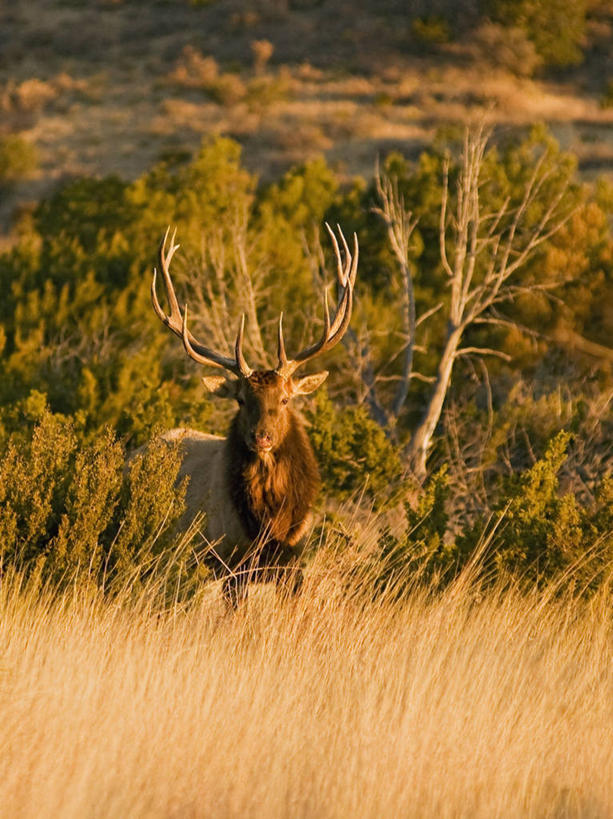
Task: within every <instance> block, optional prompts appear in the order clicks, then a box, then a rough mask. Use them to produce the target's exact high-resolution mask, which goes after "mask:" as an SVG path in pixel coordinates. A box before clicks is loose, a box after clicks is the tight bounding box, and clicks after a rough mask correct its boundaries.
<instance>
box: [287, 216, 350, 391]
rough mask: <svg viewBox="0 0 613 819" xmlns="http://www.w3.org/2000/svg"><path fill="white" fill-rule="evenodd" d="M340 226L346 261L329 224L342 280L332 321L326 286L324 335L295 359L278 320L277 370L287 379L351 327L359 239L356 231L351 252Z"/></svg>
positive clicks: (334, 342)
mask: <svg viewBox="0 0 613 819" xmlns="http://www.w3.org/2000/svg"><path fill="white" fill-rule="evenodd" d="M337 227H338V232H339V235H340V238H341V242H342V245H343V251H344V254H345V261H344V262H343V257H342V254H341V249H340V247H339V244H338V240H337V238H336V235H335V233H334V231H333V230H332V228H331V227H330V225H328V224H327V223H326V228H327V230H328V233H329V234H330V238H331V240H332V247H333V249H334V256H335V258H336V275H337V279H338V283H339V298H338V304H337V307H336V310H335V313H334V317H333V319H332V320H331V319H330V310H329V308H328V292H327V290H326V289H325V288H324V298H323V301H324V328H323V332H322V335H321V338H320V339H319V340H318V341H316V342H315V343H314V344H312V345H311V346H310V347H307V348H306V349H304V350H302V351H301V352H300V353H298V355H297V356H296V357H295V358H294V359H288V358H287V355H286V353H285V344H284V342H283V329H282V319H280V320H279V364H278V366H277V369H276V372H278V373H279V375H282V376H283V377H284V378H288V377H289V376H290V375H292V373H294V372H295V370H296V369H297V368H298V367H299V366H300V365H301V364H304V363H305V362H306V361H309V360H310V359H312V358H315V356H316V355H319V354H320V353H323V352H326V351H327V350H330V349H332V347H334V346H335V345H336V344H338V342H339V341H340V340H341V338H342V337H343V336H344V334H345V332H346V331H347V328H348V326H349V322H350V320H351V311H352V309H353V286H354V283H355V278H356V275H357V255H358V240H357V235H356V234H355V233H354V234H353V236H354V241H353V245H354V252H353V254H352V253H351V252H350V250H349V246H348V244H347V241H346V239H345V237H344V235H343V231H342V230H341V229H340V226H337Z"/></svg>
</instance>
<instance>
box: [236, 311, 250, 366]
mask: <svg viewBox="0 0 613 819" xmlns="http://www.w3.org/2000/svg"><path fill="white" fill-rule="evenodd" d="M244 332H245V314H244V313H243V315H242V316H241V322H240V324H239V326H238V333H237V334H236V343H235V345H234V357H235V358H236V363H237V364H238V369H239V371H240V374H241V375H242V376H243V378H249V376H250V375H251V373H252V372H253V370H252V369H251V367H250V366H249V364H247V362H246V360H245V356H244V355H243V334H244Z"/></svg>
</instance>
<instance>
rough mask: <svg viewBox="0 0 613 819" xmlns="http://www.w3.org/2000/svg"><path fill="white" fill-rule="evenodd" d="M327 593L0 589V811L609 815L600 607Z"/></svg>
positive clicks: (609, 703)
mask: <svg viewBox="0 0 613 819" xmlns="http://www.w3.org/2000/svg"><path fill="white" fill-rule="evenodd" d="M333 580H334V578H333V577H330V576H324V577H322V576H318V575H317V573H316V572H315V573H313V575H312V576H311V577H310V578H307V582H306V586H305V589H304V592H303V594H302V595H301V596H300V597H298V598H296V599H293V600H292V599H284V598H282V597H280V596H278V595H275V593H274V591H273V590H271V589H266V588H264V589H262V590H261V591H258V593H256V594H254V595H253V596H252V597H251V598H250V601H249V602H248V604H247V605H246V606H244V607H243V608H241V609H240V610H239V611H238V612H237V613H236V614H232V613H230V612H226V611H225V609H224V607H223V605H222V603H221V601H220V600H218V599H215V598H213V597H210V598H203V599H202V600H200V601H199V602H198V603H194V604H193V605H191V606H189V607H187V608H185V607H183V608H180V607H179V606H178V605H175V606H171V607H170V608H167V609H166V610H165V611H156V610H155V607H153V606H152V605H150V602H151V601H150V599H149V598H148V596H147V592H143V593H142V595H141V596H140V597H139V598H138V599H136V600H135V599H131V598H129V596H126V599H125V600H124V601H121V600H115V601H114V602H111V601H109V600H104V599H103V598H102V597H100V596H98V595H96V594H92V593H87V592H86V591H84V590H83V589H81V588H80V587H75V588H73V589H72V590H71V591H70V592H67V593H65V594H64V595H63V596H62V597H59V598H58V597H57V596H56V597H55V598H54V597H53V596H51V595H48V594H45V593H44V592H43V593H40V592H34V591H33V590H28V589H27V588H24V587H20V586H19V584H18V583H17V582H10V581H5V583H4V585H3V588H2V591H1V593H0V610H1V615H0V616H1V625H0V646H1V652H2V653H1V660H0V813H2V815H4V816H10V817H40V816H47V817H80V818H81V817H96V816H101V817H136V816H138V817H141V816H146V817H158V816H159V817H199V816H220V817H224V816H241V817H244V816H266V817H269V816H271V817H277V816H291V817H295V816H299V817H300V816H303V817H354V816H359V817H363V816H364V817H382V816H390V817H396V816H408V817H411V816H415V817H461V816H465V817H497V816H500V817H513V816H521V817H530V816H538V817H548V816H551V817H562V816H590V817H591V816H598V817H601V816H611V815H613V668H612V665H611V660H612V654H613V639H612V629H611V602H612V599H611V595H610V594H609V593H608V592H606V593H605V592H603V594H602V595H601V596H599V597H598V598H596V599H594V600H592V602H591V603H589V604H587V603H581V602H578V601H576V600H575V601H573V600H570V599H567V600H560V599H555V598H553V597H552V596H549V597H548V596H547V595H546V594H545V595H543V594H540V595H538V594H535V595H534V596H530V595H520V594H519V593H514V592H512V591H506V592H502V591H500V590H492V591H491V592H489V593H487V594H486V595H485V596H484V597H482V598H480V597H479V596H478V595H477V594H476V593H475V592H474V591H471V588H470V584H468V583H462V582H460V583H458V584H456V585H455V586H454V587H453V588H452V589H450V590H449V591H448V592H446V593H445V594H443V595H439V596H434V595H428V594H427V593H426V592H425V591H419V590H417V589H416V590H415V591H414V592H413V593H412V594H411V595H410V596H409V598H408V599H406V600H405V601H403V602H394V601H393V600H392V599H391V598H388V599H386V598H385V597H379V598H372V597H369V596H368V595H367V594H365V593H364V589H363V588H362V590H361V591H360V589H355V588H354V589H351V588H350V589H349V590H347V589H345V590H341V589H340V587H339V586H338V584H335V583H334V582H333Z"/></svg>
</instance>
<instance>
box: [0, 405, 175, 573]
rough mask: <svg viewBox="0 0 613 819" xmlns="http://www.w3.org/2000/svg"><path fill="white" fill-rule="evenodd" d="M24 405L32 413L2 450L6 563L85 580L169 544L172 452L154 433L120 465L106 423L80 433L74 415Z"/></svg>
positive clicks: (131, 568) (1, 529)
mask: <svg viewBox="0 0 613 819" xmlns="http://www.w3.org/2000/svg"><path fill="white" fill-rule="evenodd" d="M39 398H40V396H32V399H31V401H30V402H29V403H26V404H25V405H24V409H25V410H26V411H28V410H29V411H31V412H36V411H37V410H36V408H38V412H39V419H38V422H37V423H35V425H34V426H33V428H31V429H30V431H29V432H28V431H27V430H26V431H23V432H20V433H13V434H12V435H10V436H9V437H8V439H7V440H6V441H5V443H4V445H3V447H2V453H1V459H0V561H1V565H2V567H3V569H4V570H7V569H9V568H15V569H18V570H22V571H24V572H26V573H27V574H32V573H35V574H36V575H37V576H39V577H40V578H41V579H42V580H51V581H54V582H61V581H69V580H72V579H74V577H75V575H76V574H83V575H84V576H87V577H89V578H90V579H91V580H92V581H93V582H98V583H99V582H102V579H103V577H104V576H106V577H107V578H109V579H117V580H121V578H125V577H126V576H128V575H130V573H132V574H134V573H138V571H139V567H140V566H141V565H143V563H144V562H146V561H147V560H148V559H150V558H151V556H152V555H153V554H159V553H160V552H161V551H162V550H163V549H164V548H165V547H167V546H168V545H169V538H170V537H171V531H172V524H173V522H174V521H175V520H176V519H177V517H178V515H179V514H181V512H182V509H183V504H182V499H183V491H184V490H183V488H182V487H179V488H177V487H176V486H175V481H176V478H177V473H178V468H179V463H180V452H179V451H178V450H177V449H173V448H171V447H169V446H168V445H166V444H165V443H164V442H162V441H161V440H159V439H158V441H157V442H154V443H153V444H152V445H151V447H149V448H148V449H147V450H146V451H145V452H144V453H142V454H140V455H138V456H137V457H135V458H134V460H133V461H132V463H131V464H130V466H129V468H128V469H126V468H125V457H124V451H123V447H122V446H121V444H120V443H119V441H118V440H117V438H116V436H115V435H114V433H113V432H112V431H111V430H108V429H107V430H105V431H103V432H102V433H100V434H98V435H96V436H95V437H94V438H93V439H92V440H90V441H87V440H85V439H84V438H83V436H82V429H80V428H79V425H78V424H77V423H76V422H75V421H74V420H72V419H69V418H66V417H63V416H60V415H57V414H55V415H54V414H53V413H51V412H49V410H48V409H46V408H45V407H44V406H43V407H41V402H40V400H39Z"/></svg>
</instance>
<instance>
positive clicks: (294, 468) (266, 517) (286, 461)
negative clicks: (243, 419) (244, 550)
mask: <svg viewBox="0 0 613 819" xmlns="http://www.w3.org/2000/svg"><path fill="white" fill-rule="evenodd" d="M290 413H291V415H290V425H289V429H288V432H287V435H286V436H285V439H284V440H283V442H282V443H281V444H280V446H279V447H278V448H277V449H276V450H275V451H274V452H272V453H270V454H268V455H266V456H265V457H260V456H259V455H257V454H256V453H255V452H253V451H252V450H250V449H249V447H247V445H246V444H245V442H244V440H243V438H242V436H241V435H240V433H239V431H238V424H237V420H236V418H235V419H234V421H233V422H232V426H231V427H230V433H229V435H228V439H227V444H226V446H227V456H228V457H227V464H228V472H227V479H228V486H229V490H230V496H231V498H232V501H233V503H234V506H235V507H236V510H237V512H238V514H239V515H240V518H241V522H242V524H243V526H244V527H245V531H246V533H247V535H248V536H249V537H250V538H252V539H253V540H255V539H256V538H258V537H260V536H265V537H267V538H271V539H273V540H275V541H277V542H280V543H289V544H291V545H293V543H294V539H293V538H292V535H293V534H296V533H297V532H298V531H299V530H300V529H301V527H302V524H303V523H304V521H305V519H306V517H307V515H308V514H309V511H310V509H311V506H312V504H313V501H314V500H315V496H316V494H317V491H318V489H319V470H318V468H317V461H316V460H315V455H314V454H313V450H312V448H311V444H310V442H309V439H308V437H307V434H306V432H305V430H304V427H303V426H302V423H301V422H300V420H299V419H298V417H297V416H296V415H295V414H294V413H292V412H291V410H290Z"/></svg>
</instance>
